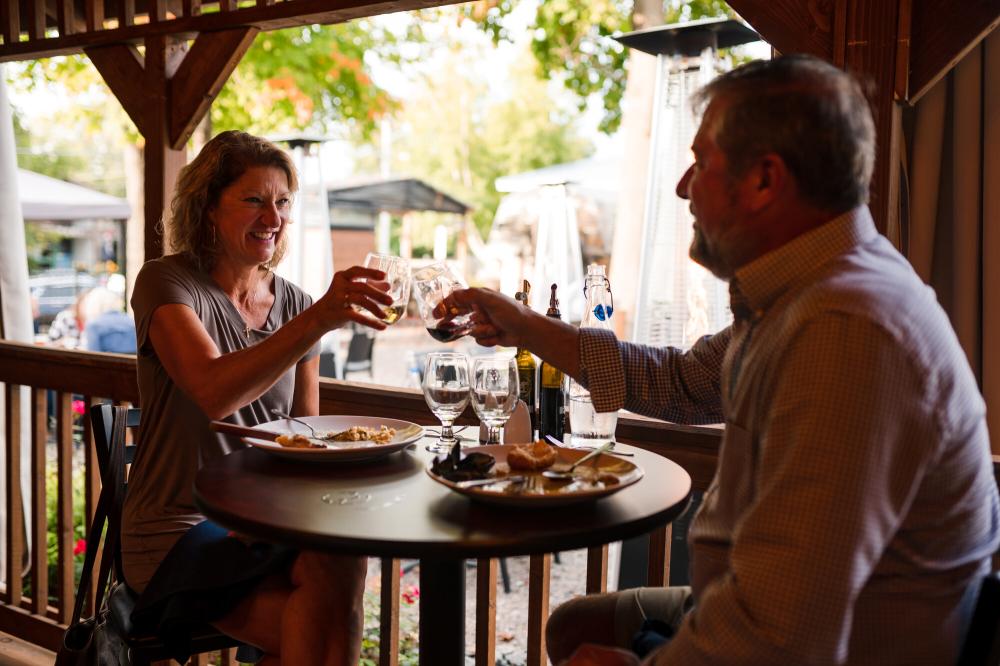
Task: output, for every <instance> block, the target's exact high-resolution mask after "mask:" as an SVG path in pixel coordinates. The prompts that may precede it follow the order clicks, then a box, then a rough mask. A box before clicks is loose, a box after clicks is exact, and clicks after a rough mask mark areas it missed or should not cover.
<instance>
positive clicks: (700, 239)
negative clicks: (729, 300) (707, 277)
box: [688, 223, 733, 280]
mask: <svg viewBox="0 0 1000 666" xmlns="http://www.w3.org/2000/svg"><path fill="white" fill-rule="evenodd" d="M688 255H689V256H690V257H691V259H692V260H693V261H694V262H695V263H697V264H701V265H702V266H704V267H705V268H707V269H708V270H709V271H711V272H712V275H714V276H715V277H717V278H719V279H720V280H729V279H730V278H731V277H732V276H733V271H732V268H730V267H729V266H727V264H726V261H725V260H724V259H723V257H722V253H721V252H719V249H718V248H717V247H715V246H714V245H713V243H712V242H711V241H709V240H708V238H707V237H706V236H705V234H703V233H702V231H701V228H700V227H699V226H698V224H697V223H695V225H694V235H693V236H692V238H691V248H690V250H689V251H688Z"/></svg>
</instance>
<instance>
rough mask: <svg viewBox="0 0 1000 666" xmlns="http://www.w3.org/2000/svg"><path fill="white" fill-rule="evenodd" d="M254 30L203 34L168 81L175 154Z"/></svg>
mask: <svg viewBox="0 0 1000 666" xmlns="http://www.w3.org/2000/svg"><path fill="white" fill-rule="evenodd" d="M257 32H258V30H257V28H252V27H241V28H234V29H232V30H223V31H220V32H203V33H201V34H200V35H198V38H197V39H195V40H194V43H193V44H192V45H191V50H190V51H189V52H188V54H187V55H186V56H185V57H184V60H183V62H182V63H181V65H180V68H179V69H178V70H177V73H176V74H175V75H174V76H173V77H172V78H171V79H170V81H171V85H170V109H171V118H170V146H171V148H173V149H175V150H179V149H180V148H182V147H183V146H184V144H185V143H187V140H188V139H190V138H191V133H192V132H194V128H195V127H196V126H197V125H198V123H199V122H201V119H202V118H203V117H204V116H205V114H206V113H207V112H208V110H209V108H210V107H211V105H212V100H214V99H215V97H216V96H217V95H218V94H219V91H221V90H222V86H224V85H225V83H226V81H227V80H228V79H229V75H230V74H232V73H233V70H234V69H236V65H238V64H239V62H240V60H241V59H242V58H243V55H244V54H245V53H246V52H247V49H249V48H250V45H251V44H253V40H254V37H255V36H256V35H257Z"/></svg>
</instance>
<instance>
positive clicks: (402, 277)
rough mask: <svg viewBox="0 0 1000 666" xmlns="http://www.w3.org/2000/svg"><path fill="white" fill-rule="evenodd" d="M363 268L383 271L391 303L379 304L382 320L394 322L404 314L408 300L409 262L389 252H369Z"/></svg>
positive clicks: (356, 307)
mask: <svg viewBox="0 0 1000 666" xmlns="http://www.w3.org/2000/svg"><path fill="white" fill-rule="evenodd" d="M365 268H374V269H376V270H380V271H382V272H383V273H385V281H386V282H387V283H388V284H389V289H388V293H389V295H390V296H392V304H391V305H383V306H380V307H381V308H382V316H383V319H382V321H383V322H385V323H386V324H389V325H391V324H395V323H396V322H397V321H399V320H400V319H402V318H403V316H404V315H405V314H406V305H407V304H408V303H409V302H410V262H409V261H407V260H406V259H402V258H400V257H395V256H393V255H391V254H380V253H378V252H369V253H368V256H367V257H365ZM353 307H354V309H355V310H357V311H358V312H367V310H364V309H363V308H361V307H360V306H358V305H354V306H353Z"/></svg>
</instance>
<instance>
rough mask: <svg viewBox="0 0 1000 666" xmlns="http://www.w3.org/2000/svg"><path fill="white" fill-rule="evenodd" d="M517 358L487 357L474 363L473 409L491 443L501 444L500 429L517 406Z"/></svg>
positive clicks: (488, 441)
mask: <svg viewBox="0 0 1000 666" xmlns="http://www.w3.org/2000/svg"><path fill="white" fill-rule="evenodd" d="M517 390H518V381H517V359H516V358H515V357H513V356H510V357H503V356H486V357H481V358H477V359H475V360H474V361H473V362H472V408H473V409H475V410H476V414H477V415H478V416H479V420H480V421H481V422H482V423H483V425H485V426H486V429H487V433H488V435H487V439H486V443H487V444H500V443H501V442H500V431H501V429H502V428H503V426H504V424H505V423H507V419H509V418H510V414H511V412H513V411H514V407H516V406H517Z"/></svg>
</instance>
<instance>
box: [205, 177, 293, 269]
mask: <svg viewBox="0 0 1000 666" xmlns="http://www.w3.org/2000/svg"><path fill="white" fill-rule="evenodd" d="M291 203H292V194H291V192H290V191H289V189H288V177H287V176H286V175H285V172H284V171H282V170H281V169H279V168H277V167H270V166H258V167H251V168H249V169H247V171H246V172H245V173H244V174H243V175H242V176H240V177H239V178H238V179H236V181H234V182H233V183H232V184H231V185H230V186H229V187H227V188H226V189H224V190H222V193H221V194H220V195H219V202H218V203H217V204H216V205H215V206H214V207H213V208H211V209H209V211H208V218H209V221H210V222H211V223H212V224H214V225H215V237H216V243H217V248H218V258H219V260H220V261H225V262H227V263H231V264H234V265H235V266H259V265H261V264H265V263H267V262H268V261H270V260H271V257H272V256H273V255H274V250H275V248H276V247H277V245H278V242H279V241H280V240H281V238H282V236H283V234H284V233H285V227H286V226H287V225H288V222H289V220H288V214H289V210H290V209H291Z"/></svg>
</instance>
